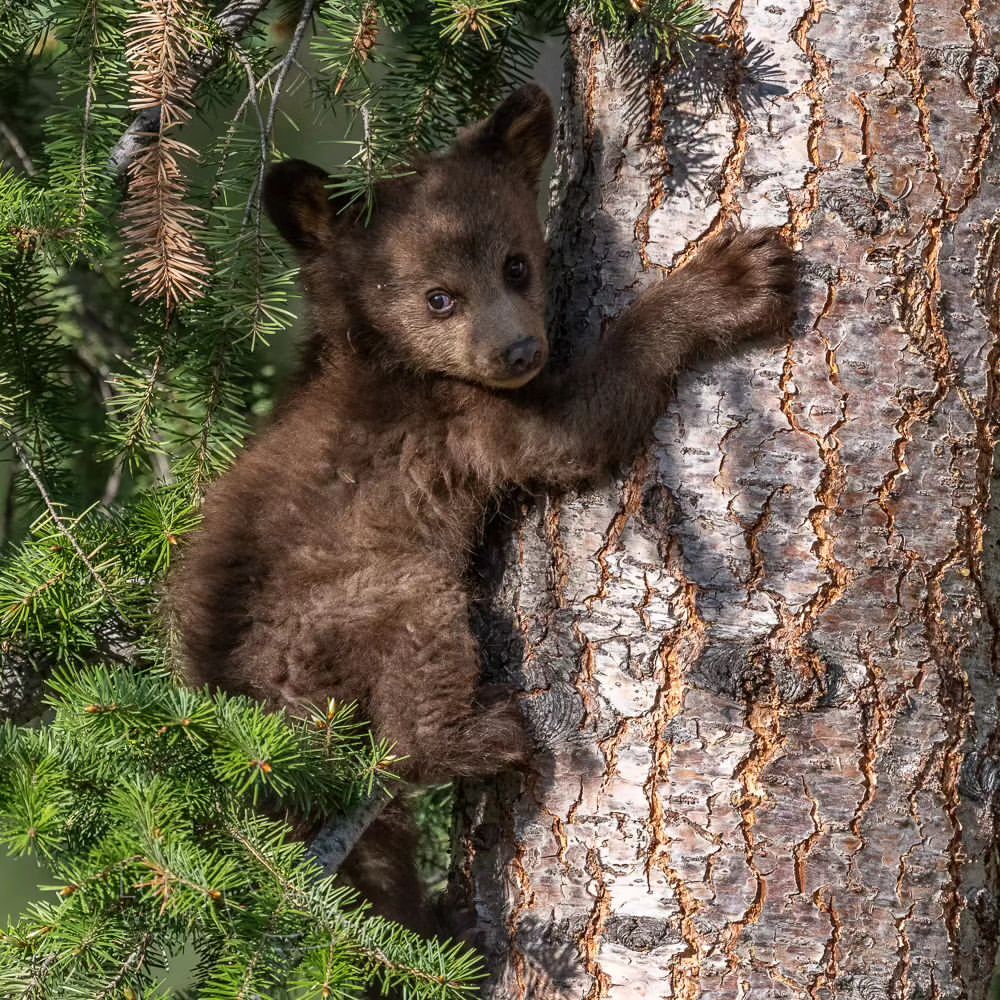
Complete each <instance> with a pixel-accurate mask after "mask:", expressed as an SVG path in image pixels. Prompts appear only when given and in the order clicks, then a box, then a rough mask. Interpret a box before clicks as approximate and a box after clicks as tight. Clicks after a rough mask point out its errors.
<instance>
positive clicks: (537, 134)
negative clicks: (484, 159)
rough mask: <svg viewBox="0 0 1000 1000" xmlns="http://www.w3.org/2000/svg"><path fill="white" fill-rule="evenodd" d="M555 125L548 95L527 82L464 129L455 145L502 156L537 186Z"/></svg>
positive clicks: (529, 181)
mask: <svg viewBox="0 0 1000 1000" xmlns="http://www.w3.org/2000/svg"><path fill="white" fill-rule="evenodd" d="M555 124H556V123H555V116H554V114H553V112H552V102H551V101H550V100H549V97H548V94H546V93H545V91H544V90H542V88H541V87H536V86H535V85H534V84H531V83H529V84H527V85H525V86H524V87H520V88H518V89H517V90H515V91H514V93H512V94H511V95H510V96H509V97H508V98H507V99H506V100H505V101H504V102H503V103H502V104H501V105H500V106H499V107H498V108H497V109H496V111H494V112H493V114H492V115H490V117H489V118H487V119H486V120H485V121H482V122H479V123H477V124H476V125H470V126H469V127H468V128H466V129H463V130H462V131H461V132H460V133H459V135H458V145H459V146H465V147H467V148H469V147H472V148H479V149H482V150H483V151H484V152H494V153H501V154H503V155H505V156H506V158H507V159H509V160H510V161H511V162H513V163H514V164H515V165H517V166H519V167H520V168H521V170H522V173H523V174H524V177H525V180H527V181H528V183H529V184H531V185H532V187H537V186H538V182H539V180H540V177H541V173H542V164H543V163H544V162H545V157H546V156H548V153H549V149H550V148H551V146H552V134H553V132H554V131H555Z"/></svg>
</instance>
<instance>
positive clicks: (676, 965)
mask: <svg viewBox="0 0 1000 1000" xmlns="http://www.w3.org/2000/svg"><path fill="white" fill-rule="evenodd" d="M723 20H724V22H725V25H724V31H723V32H722V35H723V38H724V39H725V42H724V44H723V45H720V46H718V47H716V48H712V49H709V50H703V51H702V53H701V54H700V56H699V57H698V59H697V60H696V61H695V63H694V64H693V66H692V67H691V68H690V70H687V71H682V70H680V69H678V68H676V67H675V68H672V69H669V70H668V71H665V72H663V71H660V70H658V69H656V68H655V67H652V68H651V66H650V63H649V62H648V61H644V56H643V53H641V52H637V51H634V50H629V49H626V48H623V47H621V46H616V45H614V44H611V43H609V42H607V41H606V40H602V39H601V38H600V37H599V36H598V35H597V34H596V33H595V32H594V31H593V30H592V28H591V26H590V25H589V24H588V23H587V21H586V19H585V18H583V17H578V18H575V19H574V20H573V21H572V23H571V25H570V41H569V45H568V50H567V64H566V72H565V78H564V87H563V98H562V112H561V119H560V132H559V139H558V148H557V175H556V178H555V181H554V182H553V197H552V216H551V242H552V245H553V265H554V266H553V272H552V273H553V276H554V277H553V286H554V287H553V312H554V328H555V330H556V331H557V333H558V334H559V336H560V337H561V338H562V339H561V343H562V344H563V345H564V346H563V352H562V353H565V350H566V347H565V345H566V344H568V343H570V342H572V343H578V342H579V341H584V340H586V339H588V338H592V337H594V336H597V335H599V328H600V325H601V322H602V321H603V320H605V319H606V318H607V317H609V316H611V315H613V314H614V313H616V312H617V311H619V310H620V309H621V308H622V307H623V306H624V305H625V304H626V303H627V302H628V301H629V300H630V298H631V297H632V296H633V295H634V294H635V292H636V291H637V290H638V287H639V286H640V285H641V284H642V283H643V282H644V281H648V280H655V279H656V277H657V272H658V271H659V270H660V269H662V268H665V267H671V266H675V265H677V264H679V263H681V262H683V261H684V260H685V259H687V258H688V257H689V256H690V255H692V254H693V253H694V252H696V250H697V248H698V246H699V245H700V244H701V243H702V242H703V241H704V240H705V239H706V237H708V236H710V235H712V234H713V233H715V232H716V231H717V230H718V229H719V228H720V227H721V226H722V225H724V224H726V223H728V222H739V223H740V224H742V225H746V226H750V225H767V224H777V225H781V226H784V227H785V231H786V232H787V234H788V236H789V238H790V239H791V240H793V241H794V243H795V244H796V246H797V247H799V248H801V251H802V281H801V284H802V293H801V305H800V310H799V314H798V318H797V321H796V323H795V326H794V330H793V332H792V335H791V336H790V337H789V338H788V339H787V341H785V342H777V341H775V342H770V343H760V344H756V345H753V346H752V347H750V348H748V349H747V350H745V351H743V352H741V353H740V354H739V355H738V356H735V357H733V358H730V359H726V360H724V361H721V362H714V363H706V364H703V365H700V366H697V367H695V368H694V369H693V370H692V371H690V372H688V373H686V374H685V375H684V376H683V377H682V378H681V379H679V382H678V385H677V391H676V395H675V399H674V402H673V404H672V405H671V407H670V409H669V412H667V413H666V414H665V415H664V416H663V418H662V419H661V420H660V421H659V422H658V424H657V426H656V428H655V431H654V433H653V435H652V442H651V445H650V447H649V449H648V450H647V451H646V452H645V454H643V455H642V456H641V457H639V458H638V459H637V461H636V462H635V464H634V466H633V467H632V468H631V469H630V470H628V471H627V473H626V474H624V475H623V476H622V477H621V478H620V479H618V480H617V481H616V482H614V483H613V484H605V485H601V486H599V487H597V488H595V489H594V490H593V491H591V492H588V493H586V494H583V495H577V496H566V497H547V498H544V497H543V498H535V500H534V501H533V502H531V503H529V502H527V501H524V502H522V503H520V517H519V518H517V519H515V522H514V525H513V527H512V528H511V529H509V530H508V531H506V533H504V534H503V535H501V537H500V539H499V541H498V542H496V544H495V546H494V548H493V550H492V553H491V555H492V561H491V560H490V559H487V560H485V562H486V564H487V565H486V569H485V570H484V574H485V578H486V580H487V583H488V588H489V594H488V596H487V602H486V603H487V607H486V610H485V612H484V616H483V621H482V625H481V632H482V634H483V636H484V643H485V648H486V649H487V652H488V657H489V664H488V670H490V671H492V672H493V673H495V674H504V673H506V674H507V675H508V676H510V677H512V678H514V680H515V681H516V683H517V684H518V685H519V686H520V688H521V689H522V694H521V703H522V705H523V708H524V710H525V714H526V716H527V717H528V718H529V723H530V725H531V727H532V729H533V732H534V734H535V736H536V739H537V740H538V743H539V751H538V754H537V759H536V761H535V766H534V771H533V772H532V773H531V774H529V775H528V776H527V777H526V778H524V779H521V778H513V777H511V778H505V779H503V780H502V781H501V782H500V783H499V784H495V785H490V786H484V787H468V788H466V789H464V791H463V794H462V797H461V799H460V829H459V833H458V836H457V840H456V847H457V850H456V858H455V868H454V871H453V882H454V884H455V886H456V887H457V889H458V890H460V891H461V892H463V893H464V894H465V895H466V898H468V899H469V900H470V902H471V904H472V905H473V906H474V907H475V909H476V911H477V914H478V918H479V922H480V925H481V927H482V928H483V935H484V944H485V947H486V950H487V952H488V954H489V957H490V961H491V966H492V969H493V977H492V980H491V985H490V986H489V987H488V988H487V990H486V991H485V992H486V995H488V996H489V997H491V998H493V1000H501V998H502V1000H513V998H533V1000H543V998H567V1000H581V998H587V1000H604V998H606V1000H633V998H657V1000H659V998H664V997H680V998H685V1000H694V998H699V997H702V998H716V997H740V998H753V1000H762V998H770V997H775V998H777V997H814V998H832V997H837V998H858V1000H862V998H863V1000H875V998H879V1000H881V998H886V997H887V998H899V1000H903V998H917V997H920V998H928V1000H930V998H963V1000H964V998H972V1000H980V998H984V997H986V996H987V993H988V988H989V981H990V976H991V969H992V965H993V959H994V955H995V954H996V949H997V938H998V914H997V900H998V892H1000V885H998V864H997V862H998V856H997V837H996V830H995V817H996V815H997V806H998V757H997V754H998V751H1000V739H998V732H997V671H998V669H1000V602H998V598H1000V573H998V564H1000V559H998V556H1000V552H998V550H997V538H998V529H1000V515H998V508H997V505H996V504H995V502H993V503H991V499H995V497H994V495H993V494H991V489H992V488H993V476H994V472H993V469H994V450H995V441H996V436H997V435H996V431H997V416H998V389H997V385H998V377H1000V376H998V371H997V368H998V364H1000V317H998V305H997V289H998V282H1000V214H998V210H1000V188H998V181H1000V142H998V126H997V106H996V96H997V86H998V79H1000V67H998V62H997V59H996V58H995V55H994V53H993V51H992V48H991V46H992V45H993V44H994V42H995V40H996V39H997V38H998V37H1000V36H998V32H1000V8H998V7H997V6H996V5H991V6H987V5H985V4H983V5H982V6H980V3H979V2H978V0H967V2H965V3H964V4H963V3H960V2H959V0H891V2H890V0H843V2H841V3H834V2H833V0H809V2H805V0H778V2H774V0H764V2H754V0H744V2H741V0H735V4H734V6H733V7H732V8H730V9H729V10H728V12H727V13H726V14H725V15H724V17H723ZM990 527H992V531H991V530H990Z"/></svg>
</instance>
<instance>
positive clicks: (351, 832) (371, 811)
mask: <svg viewBox="0 0 1000 1000" xmlns="http://www.w3.org/2000/svg"><path fill="white" fill-rule="evenodd" d="M391 799H392V795H389V794H387V793H385V792H382V791H380V792H376V794H374V795H372V796H370V797H369V798H367V799H365V801H364V802H362V803H361V804H360V805H359V806H358V807H357V808H356V809H353V810H352V811H351V812H349V813H348V814H347V815H345V816H340V817H337V819H335V820H328V821H327V822H326V823H324V824H323V826H322V828H321V829H320V831H319V833H317V834H316V836H315V837H313V840H312V843H311V844H310V845H309V854H310V855H312V857H314V858H315V859H316V860H317V861H318V862H319V863H320V864H321V865H322V866H323V869H324V870H325V871H326V873H327V874H328V875H332V874H333V873H334V872H336V871H338V870H339V869H340V866H341V865H342V864H343V863H344V861H345V859H346V858H347V855H348V854H350V853H351V851H352V850H353V849H354V845H355V844H357V842H358V841H359V840H360V839H361V836H362V834H363V833H364V832H365V830H367V829H368V827H370V826H371V825H372V823H374V822H375V820H376V819H378V817H379V814H380V813H381V812H382V810H383V809H385V807H386V806H387V805H388V804H389V802H390V801H391Z"/></svg>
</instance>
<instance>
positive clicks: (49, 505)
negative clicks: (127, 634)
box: [0, 423, 131, 626]
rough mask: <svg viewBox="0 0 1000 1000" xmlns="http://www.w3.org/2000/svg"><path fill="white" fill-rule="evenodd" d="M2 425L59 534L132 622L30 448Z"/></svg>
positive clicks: (125, 620)
mask: <svg viewBox="0 0 1000 1000" xmlns="http://www.w3.org/2000/svg"><path fill="white" fill-rule="evenodd" d="M0 427H2V428H3V434H4V437H5V438H6V439H7V441H8V443H9V444H10V447H11V450H12V451H13V452H14V454H15V456H16V457H17V461H18V463H19V465H20V466H21V468H22V469H24V471H25V472H26V473H27V474H28V478H29V479H30V480H31V481H32V483H34V485H35V489H36V490H37V491H38V495H39V496H40V497H41V499H42V503H43V504H45V509H46V510H47V511H48V512H49V516H50V517H51V518H52V524H53V526H54V527H55V529H56V530H57V531H58V532H59V534H60V535H62V536H63V538H65V539H66V541H67V542H69V545H70V548H72V550H73V551H74V552H75V553H76V557H77V558H78V559H79V560H80V562H81V563H83V565H84V566H85V567H86V569H87V572H88V573H89V574H90V575H91V577H92V578H93V580H94V583H96V584H97V586H98V589H99V590H100V591H101V593H102V594H104V596H105V597H106V598H107V599H108V603H109V604H110V605H111V606H112V607H113V608H114V609H115V612H116V613H117V614H118V617H119V618H120V619H121V622H122V624H123V625H126V626H128V625H130V624H131V623H130V622H129V620H128V616H127V615H126V614H125V612H124V611H122V609H121V606H120V605H119V604H118V601H117V599H116V598H115V596H114V594H112V593H111V590H110V588H109V587H108V585H107V584H106V583H105V582H104V579H103V577H102V576H101V575H100V573H98V572H97V569H96V567H95V566H94V564H93V562H91V559H90V556H88V555H87V553H86V552H84V550H83V547H82V546H81V545H80V543H79V542H78V541H77V540H76V538H75V537H74V535H73V533H72V532H71V531H70V530H69V528H67V527H66V525H65V524H64V523H63V518H62V515H61V514H60V513H59V510H58V508H57V507H56V504H55V501H54V500H53V499H52V497H51V496H50V495H49V491H48V490H47V489H46V487H45V483H44V482H42V478H41V476H39V475H38V473H37V472H36V471H35V468H34V466H33V465H32V463H31V458H30V456H29V455H28V450H27V449H26V448H25V447H24V444H23V442H22V441H21V439H20V438H19V437H18V436H17V434H16V433H15V432H14V429H13V428H12V427H11V426H10V425H9V424H7V423H3V424H0Z"/></svg>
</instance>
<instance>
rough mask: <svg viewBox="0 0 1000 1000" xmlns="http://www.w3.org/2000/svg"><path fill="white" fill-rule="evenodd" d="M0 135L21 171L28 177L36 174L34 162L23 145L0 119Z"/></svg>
mask: <svg viewBox="0 0 1000 1000" xmlns="http://www.w3.org/2000/svg"><path fill="white" fill-rule="evenodd" d="M0 135H2V136H3V137H4V141H5V142H6V143H7V145H8V146H10V148H11V151H12V152H13V153H14V155H15V156H16V157H17V160H18V162H19V163H20V164H21V169H22V170H23V171H24V172H25V173H26V174H27V175H28V176H29V177H34V176H35V173H36V171H35V163H34V161H33V160H32V159H31V157H30V156H28V153H27V150H25V148H24V144H23V143H22V142H21V140H20V139H19V138H18V137H17V133H15V132H14V130H13V129H12V128H11V127H10V126H9V125H8V124H7V123H6V122H5V121H4V120H3V119H2V118H0Z"/></svg>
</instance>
